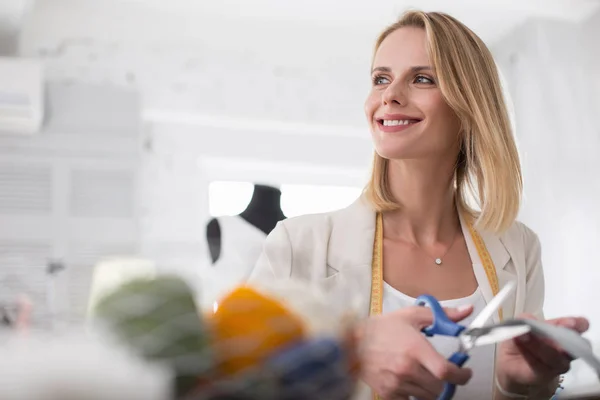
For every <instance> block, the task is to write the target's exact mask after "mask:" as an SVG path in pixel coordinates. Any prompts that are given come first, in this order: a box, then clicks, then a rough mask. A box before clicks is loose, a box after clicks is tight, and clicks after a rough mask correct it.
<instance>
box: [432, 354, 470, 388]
mask: <svg viewBox="0 0 600 400" xmlns="http://www.w3.org/2000/svg"><path fill="white" fill-rule="evenodd" d="M468 359H469V355H468V354H467V353H461V352H456V353H454V354H452V355H451V356H450V358H449V359H448V360H449V361H450V362H451V363H453V364H456V365H458V366H459V367H462V366H463V365H465V363H466V362H467V360H468ZM454 392H456V385H455V384H454V383H449V382H446V384H445V385H444V391H443V392H442V394H440V396H439V397H438V398H437V400H450V399H451V398H452V397H454Z"/></svg>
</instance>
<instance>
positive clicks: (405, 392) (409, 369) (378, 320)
mask: <svg viewBox="0 0 600 400" xmlns="http://www.w3.org/2000/svg"><path fill="white" fill-rule="evenodd" d="M445 311H446V313H447V314H448V317H449V318H450V319H451V320H453V321H455V322H457V321H460V320H462V319H464V318H466V317H467V316H469V314H471V313H472V312H473V308H472V307H468V308H465V309H446V310H445ZM432 322H433V314H432V312H431V310H430V309H429V308H428V307H418V306H414V307H408V308H404V309H401V310H398V311H395V312H392V313H388V314H383V315H379V316H375V317H371V318H368V319H367V320H366V321H365V322H364V324H363V325H362V326H361V327H360V328H359V332H358V338H359V340H360V346H361V354H360V356H361V370H362V372H361V379H362V380H363V381H364V382H365V383H366V384H368V385H369V386H370V387H371V389H373V390H374V391H375V393H377V394H378V395H379V396H380V397H382V398H383V399H386V400H387V399H394V400H403V399H407V400H408V399H409V398H410V397H411V396H414V397H416V398H418V399H420V400H429V399H431V400H435V399H436V398H437V397H438V396H439V395H440V394H441V392H442V391H443V389H444V383H445V382H450V383H454V384H457V385H464V384H466V383H467V382H468V381H469V379H471V375H472V372H471V370H470V369H467V368H460V367H458V366H457V365H455V364H452V363H451V362H449V361H448V360H447V359H445V358H444V357H443V356H442V355H441V354H440V353H438V352H437V351H436V350H435V349H434V348H433V346H432V345H431V344H430V343H429V341H428V340H427V338H426V337H425V335H424V334H423V333H422V332H421V329H423V328H424V327H426V326H428V325H431V324H432Z"/></svg>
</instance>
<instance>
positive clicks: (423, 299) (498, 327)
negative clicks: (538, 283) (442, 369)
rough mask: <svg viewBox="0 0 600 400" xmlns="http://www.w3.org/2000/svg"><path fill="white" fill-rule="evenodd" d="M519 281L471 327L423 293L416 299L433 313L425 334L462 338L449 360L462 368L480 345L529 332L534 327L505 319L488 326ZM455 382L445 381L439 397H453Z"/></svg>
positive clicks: (500, 293) (504, 290)
mask: <svg viewBox="0 0 600 400" xmlns="http://www.w3.org/2000/svg"><path fill="white" fill-rule="evenodd" d="M515 288H516V284H515V282H513V281H511V282H509V283H508V284H506V285H505V286H504V287H503V288H502V290H500V292H498V294H497V295H496V296H495V297H494V298H493V299H492V300H491V301H490V302H489V303H488V304H487V305H486V306H485V308H484V309H483V310H482V311H481V312H480V313H479V315H477V317H475V319H474V320H473V322H471V324H469V326H468V327H466V326H463V325H460V324H457V323H456V322H453V321H451V320H450V318H448V316H447V315H446V313H445V312H444V309H443V308H442V306H441V305H440V303H439V301H438V300H437V299H436V298H435V297H433V296H430V295H421V296H419V297H418V298H417V300H416V304H417V305H419V306H429V307H431V310H432V312H433V323H432V324H431V325H430V326H428V327H426V328H424V329H423V333H425V335H426V336H434V335H443V336H454V337H457V338H458V339H459V349H458V351H456V352H455V353H454V354H452V356H450V358H449V361H450V362H452V363H454V364H456V365H458V366H459V367H462V366H463V365H464V364H465V363H466V362H467V360H468V359H469V352H470V351H471V350H472V349H473V348H475V347H478V346H483V345H488V344H495V343H499V342H503V341H505V340H509V339H512V338H515V337H517V336H521V335H524V334H525V333H528V332H529V331H530V330H531V328H530V327H529V326H527V325H523V324H522V323H519V322H518V321H513V320H509V321H505V322H501V323H499V324H493V325H488V326H485V324H486V323H487V321H488V320H489V319H490V318H491V317H492V316H493V315H494V313H495V312H497V311H498V309H499V308H500V307H501V306H502V304H503V303H504V301H506V299H507V298H508V296H509V295H510V294H511V293H512V292H513V291H514V290H515ZM455 391H456V385H454V384H452V383H449V382H446V384H445V385H444V391H443V392H442V394H441V395H440V397H438V400H450V399H452V397H453V396H454V393H455Z"/></svg>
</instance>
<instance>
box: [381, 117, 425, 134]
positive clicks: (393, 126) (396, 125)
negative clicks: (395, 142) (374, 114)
mask: <svg viewBox="0 0 600 400" xmlns="http://www.w3.org/2000/svg"><path fill="white" fill-rule="evenodd" d="M419 122H421V120H420V119H378V120H377V124H378V125H379V128H380V129H381V130H382V131H384V132H398V131H402V130H405V129H407V128H410V127H412V126H413V125H415V124H418V123H419Z"/></svg>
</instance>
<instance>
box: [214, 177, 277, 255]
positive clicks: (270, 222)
mask: <svg viewBox="0 0 600 400" xmlns="http://www.w3.org/2000/svg"><path fill="white" fill-rule="evenodd" d="M237 217H239V218H241V219H242V220H244V221H246V222H247V223H248V224H250V225H252V226H253V227H255V228H257V229H258V230H260V231H262V232H263V233H264V235H265V238H266V235H268V234H269V233H270V232H271V230H273V228H275V225H276V224H277V222H279V221H281V220H283V219H285V215H284V214H283V211H282V210H281V191H280V190H279V189H277V188H275V187H272V186H267V185H260V184H257V185H254V193H253V194H252V198H251V200H250V203H249V204H248V206H247V207H246V209H245V210H244V211H242V213H241V214H239V215H238V216H237ZM234 218H236V217H234ZM221 234H222V232H221V226H220V224H219V220H218V219H217V218H213V219H211V220H210V222H209V223H208V225H207V226H206V239H207V241H208V247H209V251H210V256H211V260H212V263H213V264H215V263H216V262H217V261H218V260H219V258H220V256H221V247H222V246H221V243H222V240H221V239H222V238H221ZM254 261H255V260H251V261H250V262H251V263H252V265H254Z"/></svg>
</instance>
